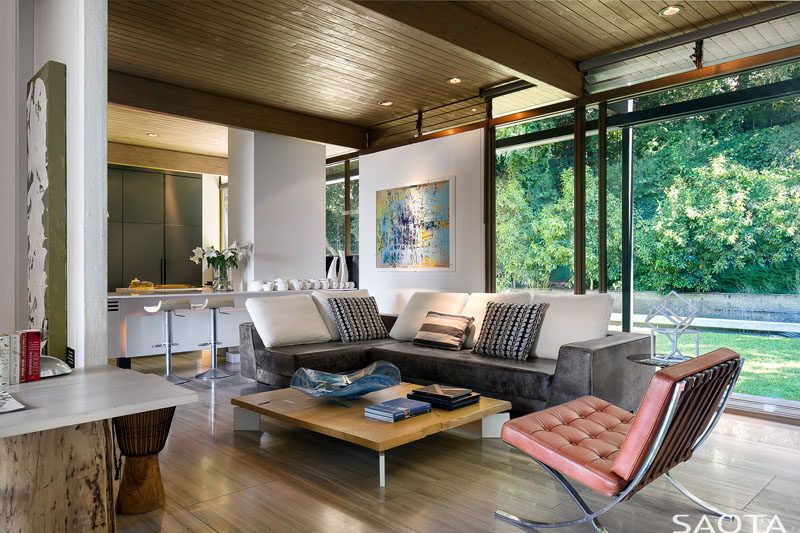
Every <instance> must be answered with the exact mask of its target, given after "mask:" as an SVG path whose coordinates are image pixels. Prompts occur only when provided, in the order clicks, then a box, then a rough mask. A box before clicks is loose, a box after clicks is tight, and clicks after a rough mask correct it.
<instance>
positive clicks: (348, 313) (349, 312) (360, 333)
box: [328, 296, 389, 342]
mask: <svg viewBox="0 0 800 533" xmlns="http://www.w3.org/2000/svg"><path fill="white" fill-rule="evenodd" d="M328 304H330V306H331V311H332V312H333V318H334V320H335V321H336V329H338V330H339V335H341V336H342V342H353V341H368V340H372V339H385V338H386V337H388V336H389V335H388V333H387V332H386V326H384V325H383V321H382V320H381V315H380V313H379V312H378V304H377V303H375V298H373V297H372V296H370V297H368V298H329V299H328Z"/></svg>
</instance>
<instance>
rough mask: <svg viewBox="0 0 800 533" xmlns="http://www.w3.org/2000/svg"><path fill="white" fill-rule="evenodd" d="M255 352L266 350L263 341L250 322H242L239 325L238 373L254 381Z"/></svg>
mask: <svg viewBox="0 0 800 533" xmlns="http://www.w3.org/2000/svg"><path fill="white" fill-rule="evenodd" d="M256 350H266V347H265V346H264V341H262V340H261V337H259V336H258V332H257V331H256V328H255V326H254V325H253V323H252V322H242V323H241V324H239V359H240V364H241V366H240V371H239V372H240V374H241V375H242V376H244V377H246V378H250V379H256Z"/></svg>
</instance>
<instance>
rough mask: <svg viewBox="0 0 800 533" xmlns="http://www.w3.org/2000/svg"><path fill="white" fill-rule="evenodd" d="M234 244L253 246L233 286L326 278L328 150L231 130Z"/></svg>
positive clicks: (230, 203) (230, 200) (230, 198)
mask: <svg viewBox="0 0 800 533" xmlns="http://www.w3.org/2000/svg"><path fill="white" fill-rule="evenodd" d="M228 227H229V232H230V237H229V238H230V239H231V240H233V239H237V240H238V241H239V242H243V241H250V242H252V243H253V256H252V257H251V258H250V260H249V261H248V263H247V264H246V265H243V267H241V268H239V269H238V272H236V274H235V275H234V286H235V287H237V288H240V289H244V288H246V284H247V282H248V281H250V280H253V279H259V280H269V279H274V278H278V277H282V278H286V279H291V278H311V277H313V278H319V277H323V276H324V274H325V260H324V258H325V146H324V145H322V144H319V143H315V142H311V141H304V140H301V139H294V138H291V137H283V136H281V135H272V134H268V133H253V132H251V131H243V130H235V129H229V130H228Z"/></svg>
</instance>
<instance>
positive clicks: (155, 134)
mask: <svg viewBox="0 0 800 533" xmlns="http://www.w3.org/2000/svg"><path fill="white" fill-rule="evenodd" d="M147 136H148V137H158V133H148V134H147Z"/></svg>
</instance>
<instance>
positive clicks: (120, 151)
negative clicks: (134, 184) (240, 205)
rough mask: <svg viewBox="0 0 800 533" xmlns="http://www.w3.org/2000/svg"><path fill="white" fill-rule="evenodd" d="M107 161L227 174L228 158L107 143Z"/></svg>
mask: <svg viewBox="0 0 800 533" xmlns="http://www.w3.org/2000/svg"><path fill="white" fill-rule="evenodd" d="M108 162H109V163H112V164H115V165H126V166H131V167H146V168H157V169H160V170H177V171H181V172H197V173H199V174H219V175H221V176H227V175H228V158H227V157H215V156H211V155H203V154H190V153H187V152H177V151H175V150H163V149H161V148H152V147H150V146H135V145H133V144H122V143H114V142H109V143H108Z"/></svg>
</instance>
